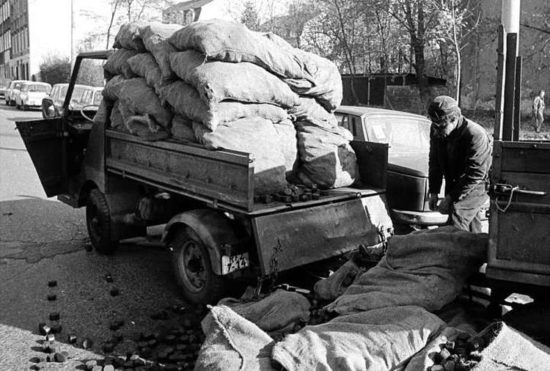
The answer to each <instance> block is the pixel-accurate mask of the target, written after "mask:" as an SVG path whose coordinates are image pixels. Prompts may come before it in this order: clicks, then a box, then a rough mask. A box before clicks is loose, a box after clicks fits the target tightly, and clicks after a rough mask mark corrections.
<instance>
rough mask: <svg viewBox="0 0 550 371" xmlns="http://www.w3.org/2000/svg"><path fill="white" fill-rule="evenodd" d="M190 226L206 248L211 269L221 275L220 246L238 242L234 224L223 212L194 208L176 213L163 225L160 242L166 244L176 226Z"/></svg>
mask: <svg viewBox="0 0 550 371" xmlns="http://www.w3.org/2000/svg"><path fill="white" fill-rule="evenodd" d="M181 226H187V227H189V228H191V229H192V230H193V231H194V232H195V233H196V234H197V235H198V236H199V238H200V239H201V241H202V242H203V243H204V244H205V246H206V247H207V249H208V254H209V256H210V262H211V264H212V271H213V272H214V273H215V274H217V275H221V274H222V271H221V260H222V258H221V257H222V255H223V253H222V251H221V250H222V248H223V246H224V245H227V244H229V245H231V244H234V243H238V241H239V238H238V235H237V231H236V228H237V226H236V224H235V223H234V222H233V221H232V220H231V219H229V218H228V217H227V216H225V215H224V213H222V212H220V211H216V210H212V209H195V210H190V211H185V212H183V213H180V214H177V215H175V216H173V217H172V219H170V221H169V222H168V223H167V224H166V226H165V227H164V232H163V234H162V242H163V243H165V244H168V242H169V241H170V240H171V239H172V238H173V236H174V232H175V231H176V229H177V228H178V227H181Z"/></svg>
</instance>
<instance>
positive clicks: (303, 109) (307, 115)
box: [288, 97, 338, 129]
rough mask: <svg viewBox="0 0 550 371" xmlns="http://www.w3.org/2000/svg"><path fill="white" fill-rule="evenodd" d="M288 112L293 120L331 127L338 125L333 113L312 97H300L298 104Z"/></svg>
mask: <svg viewBox="0 0 550 371" xmlns="http://www.w3.org/2000/svg"><path fill="white" fill-rule="evenodd" d="M288 113H289V114H290V115H291V116H292V117H293V119H294V120H295V121H300V122H304V123H307V124H310V125H313V126H318V127H321V128H326V129H331V128H333V127H336V126H338V121H337V120H336V117H335V116H334V114H333V113H330V112H328V111H327V110H326V109H324V108H323V107H322V106H321V105H320V104H319V103H317V101H316V100H315V99H313V98H307V97H300V104H299V105H297V106H295V107H293V108H291V109H290V110H289V111H288Z"/></svg>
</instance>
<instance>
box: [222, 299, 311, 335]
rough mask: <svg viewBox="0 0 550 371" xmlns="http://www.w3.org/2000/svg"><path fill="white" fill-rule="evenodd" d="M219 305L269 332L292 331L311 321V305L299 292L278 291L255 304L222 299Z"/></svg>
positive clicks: (254, 302)
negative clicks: (295, 327)
mask: <svg viewBox="0 0 550 371" xmlns="http://www.w3.org/2000/svg"><path fill="white" fill-rule="evenodd" d="M218 305H226V306H228V307H230V308H231V309H233V310H234V311H235V312H236V313H237V314H239V315H241V316H243V317H244V318H246V319H247V320H249V321H250V322H252V323H254V324H255V325H256V326H258V327H259V328H261V329H262V330H264V331H267V332H273V331H290V330H292V329H293V328H294V326H295V325H298V324H301V323H305V322H307V321H309V309H310V307H311V304H310V303H309V301H308V300H307V299H306V297H305V296H303V295H302V294H299V293H297V292H290V291H286V290H276V291H275V292H273V293H271V294H270V295H268V296H266V297H264V298H262V299H260V300H258V301H253V302H241V301H239V300H237V299H222V300H221V301H220V302H219V303H218Z"/></svg>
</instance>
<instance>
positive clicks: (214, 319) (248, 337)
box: [195, 306, 275, 371]
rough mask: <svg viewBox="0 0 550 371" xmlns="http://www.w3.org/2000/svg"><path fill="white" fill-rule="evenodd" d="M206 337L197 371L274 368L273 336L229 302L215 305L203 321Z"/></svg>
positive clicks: (245, 370)
mask: <svg viewBox="0 0 550 371" xmlns="http://www.w3.org/2000/svg"><path fill="white" fill-rule="evenodd" d="M201 326H202V330H203V332H204V334H205V335H206V339H205V341H204V343H203V344H202V347H201V349H200V352H199V355H198V357H197V360H196V362H195V371H275V369H274V368H273V367H272V366H271V349H272V347H273V339H271V337H269V335H267V334H266V333H265V332H263V331H262V330H261V329H259V328H258V326H256V325H255V324H253V323H252V322H250V321H248V320H246V319H244V318H243V317H241V316H239V315H238V314H236V313H235V312H233V311H232V310H231V309H229V308H228V307H226V306H216V307H213V308H211V309H210V313H209V314H208V315H207V316H206V317H205V318H204V319H203V320H202V322H201Z"/></svg>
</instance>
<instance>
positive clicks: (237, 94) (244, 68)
mask: <svg viewBox="0 0 550 371" xmlns="http://www.w3.org/2000/svg"><path fill="white" fill-rule="evenodd" d="M170 63H171V67H172V70H173V71H174V72H175V73H176V75H178V77H179V78H181V79H182V80H183V81H184V82H186V83H188V84H191V85H193V86H194V87H195V88H196V89H197V91H198V92H199V95H200V96H201V99H202V100H203V101H205V102H208V103H209V104H211V103H219V102H221V101H225V100H231V101H238V102H243V103H268V104H274V105H277V106H281V107H283V108H290V107H293V106H295V105H297V104H298V95H297V94H296V93H294V92H293V91H292V90H290V88H289V87H288V85H286V84H285V83H284V82H283V81H281V79H279V78H278V77H277V76H275V75H273V74H272V73H269V72H267V71H266V70H264V69H263V68H261V67H259V66H257V65H255V64H252V63H227V62H218V61H210V62H207V61H206V58H205V57H204V55H202V54H200V53H198V52H196V51H193V50H188V51H184V52H180V53H173V54H172V55H171V56H170Z"/></svg>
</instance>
